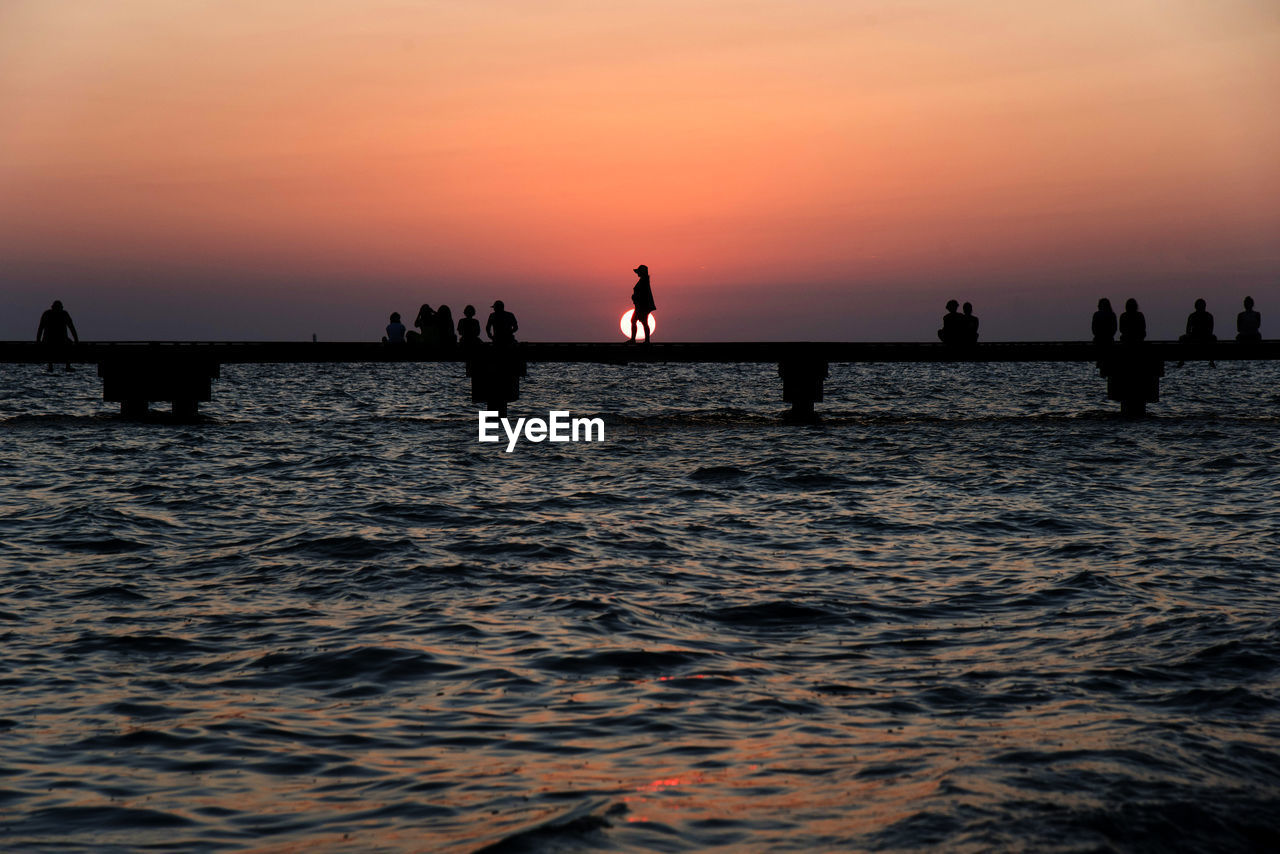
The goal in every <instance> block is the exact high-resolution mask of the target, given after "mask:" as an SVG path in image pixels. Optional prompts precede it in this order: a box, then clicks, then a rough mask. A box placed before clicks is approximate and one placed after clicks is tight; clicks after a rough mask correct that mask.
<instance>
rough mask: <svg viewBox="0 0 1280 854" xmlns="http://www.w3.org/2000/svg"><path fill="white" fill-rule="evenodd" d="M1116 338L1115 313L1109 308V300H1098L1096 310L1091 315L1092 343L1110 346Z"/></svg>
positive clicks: (1104, 298)
mask: <svg viewBox="0 0 1280 854" xmlns="http://www.w3.org/2000/svg"><path fill="white" fill-rule="evenodd" d="M1115 337H1116V313H1115V311H1113V310H1112V308H1111V300H1109V299H1107V298H1106V297H1103V298H1102V299H1100V300H1098V310H1097V311H1095V312H1094V313H1093V343H1094V344H1110V343H1111V342H1112V341H1114V340H1115Z"/></svg>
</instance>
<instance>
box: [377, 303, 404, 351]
mask: <svg viewBox="0 0 1280 854" xmlns="http://www.w3.org/2000/svg"><path fill="white" fill-rule="evenodd" d="M382 340H383V341H385V342H386V343H388V344H403V343H404V324H403V323H401V322H400V312H398V311H393V312H391V322H390V323H388V324H387V337H386V338H383V339H382Z"/></svg>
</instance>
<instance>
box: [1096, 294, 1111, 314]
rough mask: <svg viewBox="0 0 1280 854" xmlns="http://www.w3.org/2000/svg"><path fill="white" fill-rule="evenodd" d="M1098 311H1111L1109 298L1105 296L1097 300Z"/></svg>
mask: <svg viewBox="0 0 1280 854" xmlns="http://www.w3.org/2000/svg"><path fill="white" fill-rule="evenodd" d="M1098 311H1111V300H1109V299H1107V298H1106V297H1103V298H1102V299H1100V300H1098Z"/></svg>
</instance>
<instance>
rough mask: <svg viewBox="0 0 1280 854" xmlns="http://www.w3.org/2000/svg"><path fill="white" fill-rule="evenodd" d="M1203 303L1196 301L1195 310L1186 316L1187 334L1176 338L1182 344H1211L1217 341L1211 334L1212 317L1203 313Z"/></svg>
mask: <svg viewBox="0 0 1280 854" xmlns="http://www.w3.org/2000/svg"><path fill="white" fill-rule="evenodd" d="M1205 305H1206V304H1205V301H1204V300H1202V299H1198V300H1196V310H1195V311H1193V312H1191V314H1189V315H1187V334H1186V335H1183V336H1181V337H1179V338H1178V340H1179V341H1181V342H1182V343H1184V344H1212V343H1213V342H1214V341H1217V340H1218V336H1217V335H1214V334H1213V315H1212V314H1210V313H1209V312H1207V311H1205Z"/></svg>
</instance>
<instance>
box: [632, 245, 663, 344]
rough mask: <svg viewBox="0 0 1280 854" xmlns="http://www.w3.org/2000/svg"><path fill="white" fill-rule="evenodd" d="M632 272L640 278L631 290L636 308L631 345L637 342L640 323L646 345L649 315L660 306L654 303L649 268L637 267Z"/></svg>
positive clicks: (633, 317) (647, 341)
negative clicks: (637, 330) (638, 324)
mask: <svg viewBox="0 0 1280 854" xmlns="http://www.w3.org/2000/svg"><path fill="white" fill-rule="evenodd" d="M631 272H633V273H635V274H636V275H637V276H639V277H640V278H639V279H638V280H637V281H636V286H635V287H634V288H632V290H631V304H632V305H633V306H635V312H634V313H633V314H632V315H631V343H635V340H636V323H637V322H638V323H640V325H642V326H643V327H644V343H646V344H648V343H649V313H650V312H652V311H657V309H658V306H657V305H655V304H654V302H653V288H652V286H650V284H649V268H648V267H646V266H645V265H644V264H641V265H640V266H639V267H636V268H635V269H634V270H632V271H631Z"/></svg>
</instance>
